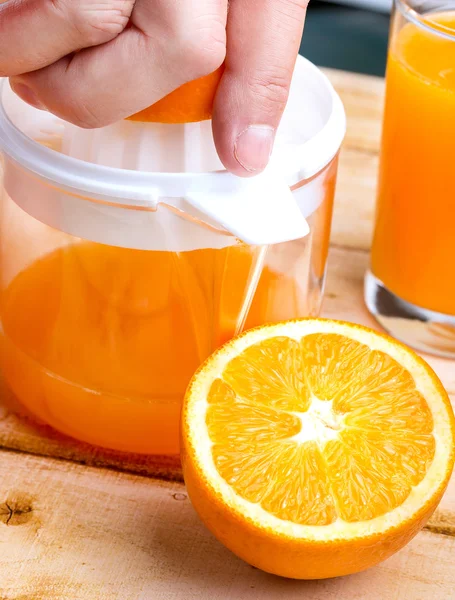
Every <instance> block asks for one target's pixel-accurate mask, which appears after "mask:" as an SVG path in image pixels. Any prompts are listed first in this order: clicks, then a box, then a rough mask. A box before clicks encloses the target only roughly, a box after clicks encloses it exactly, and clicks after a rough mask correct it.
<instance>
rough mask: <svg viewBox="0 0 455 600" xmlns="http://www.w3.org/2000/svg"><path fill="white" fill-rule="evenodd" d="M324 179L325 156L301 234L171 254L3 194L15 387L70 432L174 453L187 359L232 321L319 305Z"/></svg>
mask: <svg viewBox="0 0 455 600" xmlns="http://www.w3.org/2000/svg"><path fill="white" fill-rule="evenodd" d="M335 176H336V159H335V160H334V161H332V163H331V164H330V165H329V167H328V168H327V169H325V170H324V172H323V173H321V174H320V175H319V177H320V178H321V179H322V182H323V184H322V192H323V193H324V200H323V202H322V204H321V205H320V207H319V208H318V209H317V210H316V212H315V213H314V214H313V215H312V216H311V217H309V219H308V221H309V224H310V226H311V233H310V235H308V236H307V237H305V238H302V239H300V240H295V241H291V242H284V243H281V244H276V245H272V246H248V245H245V244H242V243H240V242H237V243H233V244H232V245H229V246H227V247H223V248H218V249H216V248H201V249H197V250H190V251H182V252H172V251H146V250H135V249H130V248H121V247H115V246H108V245H104V244H100V243H93V242H89V241H84V240H78V239H75V238H72V237H71V236H67V235H65V234H63V233H62V232H58V231H54V230H52V229H51V228H49V227H46V226H45V225H43V224H40V223H37V222H35V221H33V220H32V219H31V218H30V217H29V216H28V215H27V214H26V213H25V212H23V211H22V210H21V209H20V208H19V207H17V206H16V205H15V204H14V203H13V202H12V201H11V199H10V198H8V196H7V195H6V194H5V197H4V203H3V220H4V222H3V225H4V226H2V227H1V232H2V236H1V239H0V273H1V285H0V323H1V327H0V366H1V368H2V372H3V376H4V379H5V380H6V383H7V384H8V386H9V388H10V389H11V391H12V392H13V394H14V395H15V397H16V398H17V399H18V400H19V401H20V402H21V404H22V405H24V406H25V407H26V409H28V411H29V412H30V413H31V414H32V415H34V416H35V417H38V419H39V420H40V421H42V422H44V423H47V424H50V425H52V426H53V427H54V428H55V429H57V430H59V431H61V432H63V433H65V434H67V435H70V436H72V437H74V438H77V439H81V440H84V441H87V442H90V443H92V444H96V445H99V446H104V447H108V448H113V449H117V450H124V451H134V452H140V453H152V454H178V451H179V415H180V405H181V401H182V398H183V395H184V393H185V389H186V386H187V385H188V382H189V380H190V378H191V376H192V375H193V373H194V372H195V371H196V369H197V368H198V367H199V365H200V364H201V363H202V362H203V361H204V360H205V359H206V358H207V357H208V356H209V355H210V354H211V353H212V352H213V351H214V350H215V349H216V348H217V347H218V346H219V345H221V344H222V343H224V342H226V341H227V340H229V339H230V338H231V337H233V336H234V335H236V334H238V333H240V332H241V331H242V330H243V329H245V328H250V327H254V326H257V325H261V324H263V323H270V322H276V321H281V320H286V319H291V318H296V317H298V316H304V315H310V314H317V312H318V311H319V306H320V302H321V289H322V283H323V277H324V271H325V263H326V258H327V251H328V237H329V233H330V216H331V211H332V201H333V195H334V188H335ZM176 218H177V217H176ZM6 225H8V227H6Z"/></svg>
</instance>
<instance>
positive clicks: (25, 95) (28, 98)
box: [11, 82, 47, 110]
mask: <svg viewBox="0 0 455 600" xmlns="http://www.w3.org/2000/svg"><path fill="white" fill-rule="evenodd" d="M11 88H12V90H13V92H14V93H15V94H17V95H18V96H19V98H20V99H21V100H23V101H24V102H27V104H30V106H33V107H34V108H39V109H40V110H47V109H46V107H45V106H44V104H43V103H42V102H41V101H40V100H39V99H38V96H37V95H36V94H35V92H34V91H33V90H32V88H30V87H28V85H25V84H24V83H15V82H11Z"/></svg>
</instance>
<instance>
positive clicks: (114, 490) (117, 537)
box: [0, 453, 455, 600]
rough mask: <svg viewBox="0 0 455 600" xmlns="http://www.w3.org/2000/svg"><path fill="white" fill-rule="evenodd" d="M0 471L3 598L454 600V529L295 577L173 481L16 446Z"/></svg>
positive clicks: (3, 458) (0, 590)
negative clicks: (246, 553) (267, 561)
mask: <svg viewBox="0 0 455 600" xmlns="http://www.w3.org/2000/svg"><path fill="white" fill-rule="evenodd" d="M0 473H1V474H2V475H1V479H2V489H4V490H7V493H6V494H5V495H4V497H3V498H2V499H1V501H0V598H2V600H191V599H194V600H281V599H283V598H286V600H297V599H298V600H301V599H303V598H304V599H305V600H340V599H341V600H344V599H349V600H366V599H371V600H402V599H409V600H449V599H450V598H453V590H454V589H455V569H453V556H454V554H455V537H453V536H451V535H439V534H435V533H430V532H429V531H424V532H422V533H421V534H420V535H419V536H418V537H417V538H415V539H414V540H413V541H412V542H411V543H410V544H409V545H408V546H407V547H406V548H405V549H404V550H402V551H401V552H399V553H398V554H396V555H395V556H394V557H392V558H391V559H389V560H388V561H386V562H384V563H383V564H382V565H379V566H378V567H376V568H374V569H371V570H369V571H367V572H365V573H361V574H358V575H354V576H350V577H345V578H338V579H332V580H327V581H314V582H297V581H290V580H285V579H281V578H278V577H273V576H270V575H267V574H265V573H262V572H261V571H259V570H257V569H254V568H252V567H250V566H249V565H247V564H246V563H244V562H242V561H241V560H239V559H237V558H236V557H235V556H234V555H232V554H231V553H230V552H229V551H228V550H226V549H225V548H224V547H223V546H222V545H221V544H219V543H218V542H217V541H216V540H215V539H214V538H213V537H212V536H211V535H210V534H209V533H208V531H207V530H206V529H205V527H204V526H203V525H202V524H201V523H200V522H199V520H198V518H197V516H196V514H195V513H194V511H193V509H192V507H191V504H190V502H189V501H188V498H187V496H186V494H185V489H184V487H183V485H182V484H178V483H174V484H170V483H167V482H156V481H153V480H152V479H150V478H146V477H140V476H137V475H130V474H125V473H116V472H113V471H108V470H101V469H94V468H88V467H83V466H81V465H76V464H72V463H69V462H64V461H57V460H52V459H43V458H40V457H35V456H30V455H24V454H17V453H3V454H1V453H0ZM2 521H3V523H2Z"/></svg>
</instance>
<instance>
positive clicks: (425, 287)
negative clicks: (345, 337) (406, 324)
mask: <svg viewBox="0 0 455 600" xmlns="http://www.w3.org/2000/svg"><path fill="white" fill-rule="evenodd" d="M397 4H398V5H397V8H396V11H395V16H394V20H393V26H392V31H391V42H390V49H389V59H388V66H387V80H386V101H385V115H384V125H383V134H382V149H381V162H380V175H379V191H378V203H377V213H376V227H375V233H374V240H373V247H372V255H371V272H372V276H373V277H374V279H375V280H376V281H375V282H374V284H375V285H376V286H378V287H379V288H382V289H381V291H380V292H378V293H376V294H375V295H372V294H368V282H367V303H368V304H369V307H370V309H372V312H373V313H374V314H376V316H378V314H381V312H382V313H384V314H383V316H384V317H390V316H392V317H394V316H395V317H396V319H399V318H400V317H405V313H406V311H408V312H409V320H410V321H415V320H419V319H421V320H422V322H427V323H429V322H437V323H439V324H441V323H442V324H445V333H444V336H447V335H449V337H450V325H451V323H450V319H451V317H453V321H454V323H453V324H455V276H454V273H455V179H454V177H453V167H454V164H455V162H454V159H455V5H454V10H453V11H449V12H447V11H446V12H437V11H436V12H431V13H428V14H424V15H421V16H419V15H418V14H417V13H414V12H409V10H404V8H406V7H404V5H403V4H402V2H401V0H397ZM427 5H428V6H431V3H427V4H424V5H423V6H427ZM408 8H409V7H408ZM371 283H372V282H371V280H370V284H371ZM370 291H371V290H370ZM386 292H391V294H390V297H394V301H393V302H389V303H388V304H387V298H388V297H387V294H386ZM422 309H423V310H422ZM425 311H427V313H426V314H425ZM394 312H395V313H396V314H393V313H394ZM434 313H439V316H437V315H435V314H434ZM380 320H381V319H380ZM381 322H382V321H381ZM383 324H385V326H386V328H388V329H389V330H390V331H391V332H392V333H395V334H396V335H397V336H398V337H404V338H405V341H410V343H413V344H414V345H416V344H417V345H418V344H419V343H418V340H417V341H416V340H415V339H414V338H412V339H411V338H409V339H406V332H405V329H403V328H400V329H399V330H398V329H397V331H394V327H395V326H397V327H399V325H398V320H396V321H395V322H394V321H392V320H391V319H389V320H388V321H387V322H385V321H384V322H383ZM433 324H434V323H433ZM426 331H427V333H428V327H427V328H426ZM454 331H455V330H454ZM441 332H442V330H441ZM421 333H422V335H426V334H425V333H424V332H423V331H422V332H421ZM418 335H420V334H418ZM454 340H455V337H454ZM430 346H431V344H430ZM454 347H455V341H454ZM425 349H428V348H425Z"/></svg>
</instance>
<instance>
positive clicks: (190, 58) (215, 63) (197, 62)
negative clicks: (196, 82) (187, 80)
mask: <svg viewBox="0 0 455 600" xmlns="http://www.w3.org/2000/svg"><path fill="white" fill-rule="evenodd" d="M180 52H181V57H182V60H183V61H184V63H185V68H186V69H187V71H189V72H190V74H191V77H193V78H196V77H203V76H204V75H208V74H209V73H212V72H213V71H215V69H217V68H218V67H219V66H220V65H221V64H222V63H223V62H224V59H225V57H226V30H225V28H224V27H222V28H220V27H218V26H210V27H207V28H201V27H198V28H195V29H194V30H193V31H191V32H188V33H186V35H185V37H184V39H183V40H182V44H181V45H180Z"/></svg>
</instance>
